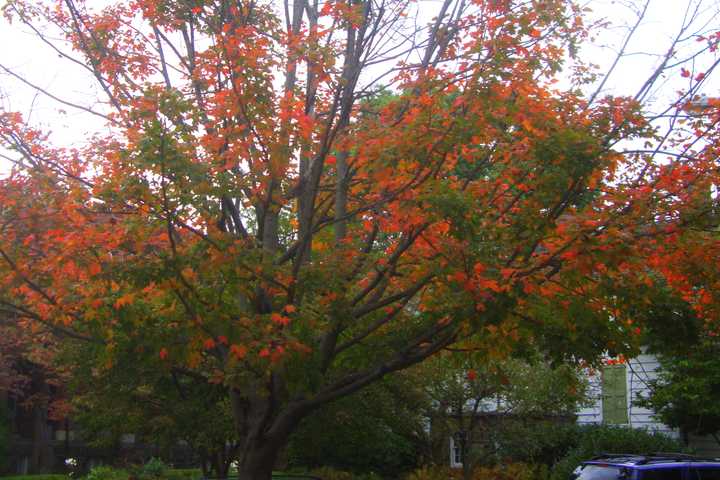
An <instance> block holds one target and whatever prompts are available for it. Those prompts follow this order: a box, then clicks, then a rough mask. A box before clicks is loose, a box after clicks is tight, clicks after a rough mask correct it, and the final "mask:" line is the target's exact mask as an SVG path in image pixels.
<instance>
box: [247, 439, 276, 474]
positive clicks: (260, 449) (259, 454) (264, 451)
mask: <svg viewBox="0 0 720 480" xmlns="http://www.w3.org/2000/svg"><path fill="white" fill-rule="evenodd" d="M280 448H281V446H277V447H275V446H274V445H272V444H270V445H266V446H257V447H255V448H252V449H250V450H249V451H245V452H243V454H242V459H241V460H240V461H239V462H238V476H237V478H238V480H271V478H272V470H273V465H275V458H276V457H277V454H278V452H279V451H280Z"/></svg>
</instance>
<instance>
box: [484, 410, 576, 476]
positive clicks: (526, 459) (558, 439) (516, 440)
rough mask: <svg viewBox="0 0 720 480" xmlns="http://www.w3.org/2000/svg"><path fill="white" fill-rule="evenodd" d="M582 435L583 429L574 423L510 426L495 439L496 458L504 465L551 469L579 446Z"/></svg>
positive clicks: (552, 422) (540, 423) (553, 422)
mask: <svg viewBox="0 0 720 480" xmlns="http://www.w3.org/2000/svg"><path fill="white" fill-rule="evenodd" d="M582 431H583V427H580V426H578V425H577V424H575V423H558V422H555V421H534V422H528V423H524V422H518V423H514V424H513V423H510V424H509V425H506V426H505V428H503V429H502V432H500V434H499V435H497V436H496V438H494V440H495V442H496V443H495V444H496V448H497V454H496V455H497V457H498V458H500V459H502V461H503V462H507V461H510V462H513V463H525V464H543V465H546V466H547V467H551V466H552V465H554V464H555V463H557V461H558V460H560V459H561V458H563V457H564V456H565V455H567V453H568V452H569V451H570V450H571V449H572V448H574V447H575V446H576V445H577V444H578V441H579V437H580V435H581V434H582Z"/></svg>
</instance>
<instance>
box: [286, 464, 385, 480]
mask: <svg viewBox="0 0 720 480" xmlns="http://www.w3.org/2000/svg"><path fill="white" fill-rule="evenodd" d="M310 475H315V476H318V477H320V478H322V479H323V480H380V479H381V478H382V477H380V476H379V475H377V474H374V473H364V474H354V473H350V472H345V471H342V470H336V469H334V468H332V467H321V468H316V469H314V470H313V471H312V472H310ZM280 478H282V477H280Z"/></svg>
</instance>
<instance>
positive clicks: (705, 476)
mask: <svg viewBox="0 0 720 480" xmlns="http://www.w3.org/2000/svg"><path fill="white" fill-rule="evenodd" d="M570 478H571V479H572V480H720V459H717V458H715V459H708V458H700V457H695V456H691V455H683V454H675V453H657V454H650V455H631V454H612V455H600V456H598V457H595V458H593V459H592V460H588V461H587V462H583V464H582V465H580V466H579V467H578V468H576V469H575V471H574V472H573V474H572V476H571V477H570Z"/></svg>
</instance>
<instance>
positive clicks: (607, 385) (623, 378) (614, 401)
mask: <svg viewBox="0 0 720 480" xmlns="http://www.w3.org/2000/svg"><path fill="white" fill-rule="evenodd" d="M602 414H603V423H609V424H626V423H628V409H627V372H626V371H625V365H613V366H607V367H605V368H603V371H602Z"/></svg>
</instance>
